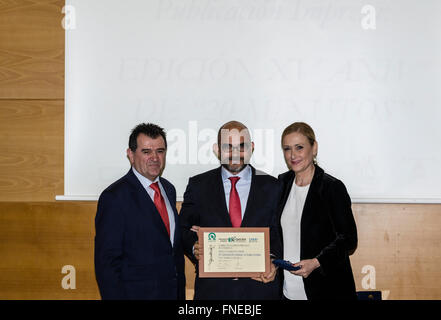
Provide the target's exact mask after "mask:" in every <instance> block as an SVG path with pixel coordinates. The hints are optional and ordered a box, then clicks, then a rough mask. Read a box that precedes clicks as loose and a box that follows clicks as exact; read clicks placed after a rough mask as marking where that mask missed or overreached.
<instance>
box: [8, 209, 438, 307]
mask: <svg viewBox="0 0 441 320" xmlns="http://www.w3.org/2000/svg"><path fill="white" fill-rule="evenodd" d="M178 207H179V205H178ZM353 208H354V215H355V219H356V221H357V228H358V233H359V245H358V248H357V251H356V252H355V254H354V255H353V256H352V257H351V262H352V267H353V271H354V277H355V279H356V285H357V290H364V288H363V286H362V279H363V277H365V276H366V274H363V273H362V269H363V267H364V266H366V265H370V266H373V267H375V272H376V277H375V278H376V281H375V282H376V286H375V289H376V290H381V291H383V294H384V296H385V297H386V298H387V299H441V269H440V268H439V266H440V265H441V251H440V250H439V248H440V247H441V233H440V232H439V226H440V225H441V205H384V204H363V205H360V204H358V205H357V204H356V205H354V206H353ZM95 210H96V203H95V202H58V203H57V202H54V203H11V202H2V203H0V256H1V257H2V259H0V299H99V292H98V288H97V285H96V282H95V274H94V266H93V241H94V240H93V239H94V234H95V231H94V217H95ZM64 265H73V266H74V267H75V268H76V272H77V277H76V285H77V288H76V289H75V290H65V289H63V288H62V287H61V280H62V278H63V277H64V275H63V274H61V268H62V267H63V266H64ZM186 275H187V297H188V298H191V297H192V295H193V287H194V276H195V274H194V267H193V265H192V264H191V263H190V262H189V261H188V260H187V263H186Z"/></svg>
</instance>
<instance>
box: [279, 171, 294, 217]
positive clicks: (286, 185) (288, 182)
mask: <svg viewBox="0 0 441 320" xmlns="http://www.w3.org/2000/svg"><path fill="white" fill-rule="evenodd" d="M294 178H295V174H294V172H293V171H289V173H288V174H287V176H286V177H285V179H284V181H283V189H282V198H281V201H280V207H279V218H280V217H281V216H282V213H283V208H285V204H286V201H287V200H288V197H289V193H290V192H291V189H292V185H293V183H294Z"/></svg>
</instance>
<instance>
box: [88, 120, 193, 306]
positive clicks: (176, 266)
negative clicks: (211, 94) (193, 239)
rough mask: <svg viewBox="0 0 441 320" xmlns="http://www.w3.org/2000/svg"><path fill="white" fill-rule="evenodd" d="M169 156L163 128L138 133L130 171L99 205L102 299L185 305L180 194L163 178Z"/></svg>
mask: <svg viewBox="0 0 441 320" xmlns="http://www.w3.org/2000/svg"><path fill="white" fill-rule="evenodd" d="M166 151H167V140H166V136H165V132H164V130H163V129H162V128H160V127H158V126H157V125H154V124H140V125H138V126H137V127H135V128H134V129H133V131H132V133H131V135H130V138H129V148H128V149H127V156H128V158H129V160H130V163H131V165H132V167H131V169H130V170H129V172H128V173H127V174H126V175H125V176H124V177H122V178H121V179H119V180H118V181H116V182H114V183H113V184H112V185H110V186H109V187H108V188H107V189H106V190H104V191H103V193H102V194H101V196H100V198H99V200H98V209H97V213H96V218H95V227H96V236H95V274H96V280H97V282H98V287H99V290H100V293H101V297H102V298H103V299H137V300H138V299H148V300H151V299H161V300H169V299H185V273H184V255H183V249H182V241H181V232H180V228H179V224H178V214H177V211H176V190H175V188H174V186H173V185H172V184H171V183H170V182H168V181H167V180H166V179H164V178H162V177H160V174H161V173H162V171H163V169H164V166H165V159H166Z"/></svg>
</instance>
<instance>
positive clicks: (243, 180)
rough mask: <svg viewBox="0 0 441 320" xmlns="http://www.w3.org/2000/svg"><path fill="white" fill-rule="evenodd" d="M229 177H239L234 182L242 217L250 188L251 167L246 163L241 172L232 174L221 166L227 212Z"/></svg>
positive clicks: (229, 187) (228, 207) (228, 208)
mask: <svg viewBox="0 0 441 320" xmlns="http://www.w3.org/2000/svg"><path fill="white" fill-rule="evenodd" d="M229 177H240V179H239V181H237V183H236V190H237V193H238V194H239V198H240V209H241V213H242V219H243V216H244V214H245V209H246V206H247V201H248V196H249V194H250V188H251V178H252V171H251V167H250V166H249V165H247V166H246V167H245V168H244V169H243V170H242V171H241V172H239V173H238V174H236V175H234V174H232V173H231V172H229V171H228V170H227V169H225V168H224V167H222V182H223V184H224V191H225V201H226V203H227V210H228V212H230V191H231V180H230V179H228V178H229Z"/></svg>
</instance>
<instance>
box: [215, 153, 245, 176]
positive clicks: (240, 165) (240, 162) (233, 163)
mask: <svg viewBox="0 0 441 320" xmlns="http://www.w3.org/2000/svg"><path fill="white" fill-rule="evenodd" d="M227 161H228V162H227ZM224 162H225V163H224ZM221 164H222V167H224V168H225V169H227V170H228V171H230V172H231V173H233V174H237V173H239V172H241V171H242V170H243V169H244V168H245V167H246V166H247V163H245V159H244V158H243V157H240V158H229V159H225V161H223V162H222V163H221Z"/></svg>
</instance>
